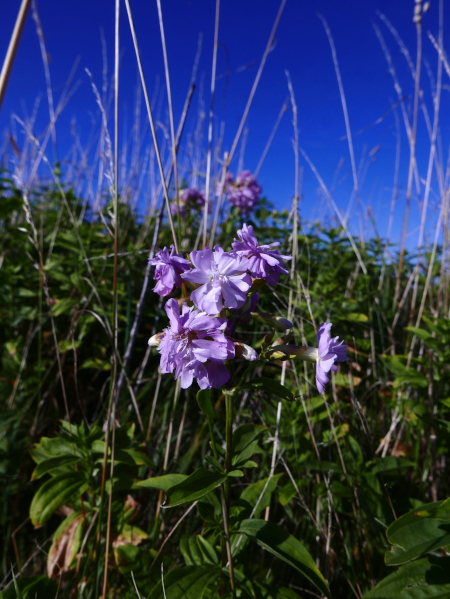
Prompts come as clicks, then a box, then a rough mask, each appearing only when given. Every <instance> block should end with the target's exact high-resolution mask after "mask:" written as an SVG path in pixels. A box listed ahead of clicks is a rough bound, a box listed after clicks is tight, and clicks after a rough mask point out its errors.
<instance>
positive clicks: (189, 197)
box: [171, 187, 212, 217]
mask: <svg viewBox="0 0 450 599" xmlns="http://www.w3.org/2000/svg"><path fill="white" fill-rule="evenodd" d="M204 205H205V194H204V193H203V191H199V190H198V189H197V188H195V187H186V188H185V189H182V190H181V191H180V216H183V217H184V216H187V215H188V214H190V213H191V212H193V211H194V210H202V208H203V206H204ZM171 208H172V213H173V214H176V213H177V203H176V202H173V203H172V206H171ZM211 208H212V206H211V205H210V210H211Z"/></svg>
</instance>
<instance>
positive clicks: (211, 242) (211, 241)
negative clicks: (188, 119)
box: [126, 0, 286, 247]
mask: <svg viewBox="0 0 450 599" xmlns="http://www.w3.org/2000/svg"><path fill="white" fill-rule="evenodd" d="M126 1H128V0H126ZM285 4H286V0H281V4H280V7H279V9H278V13H277V16H276V17H275V22H274V24H273V27H272V31H271V32H270V36H269V40H268V42H267V45H266V49H265V50H264V54H263V57H262V59H261V64H260V65H259V69H258V72H257V73H256V77H255V80H254V82H253V86H252V89H251V91H250V95H249V97H248V100H247V105H246V106H245V110H244V114H243V115H242V118H241V122H240V123H239V127H238V130H237V133H236V137H235V138H234V141H233V145H232V146H231V150H230V152H229V153H228V155H227V156H226V157H225V161H224V165H223V182H224V181H225V177H226V175H227V172H228V168H229V166H230V164H231V161H232V160H233V156H234V153H235V151H236V148H237V145H238V143H239V139H240V137H241V133H242V130H243V128H244V125H245V122H246V120H247V117H248V113H249V110H250V106H251V105H252V102H253V97H254V95H255V92H256V88H257V87H258V83H259V80H260V79H261V75H262V72H263V69H264V65H265V64H266V60H267V56H268V55H269V52H270V50H271V48H272V44H273V40H274V39H275V33H276V31H277V28H278V24H279V22H280V19H281V15H282V13H283V10H284V7H285ZM223 194H224V185H223V184H222V185H221V191H220V195H219V199H218V200H217V207H216V215H215V218H214V224H213V228H212V231H211V235H210V238H209V246H210V247H213V245H214V237H215V235H216V229H217V222H218V218H219V208H220V202H221V200H222V197H223Z"/></svg>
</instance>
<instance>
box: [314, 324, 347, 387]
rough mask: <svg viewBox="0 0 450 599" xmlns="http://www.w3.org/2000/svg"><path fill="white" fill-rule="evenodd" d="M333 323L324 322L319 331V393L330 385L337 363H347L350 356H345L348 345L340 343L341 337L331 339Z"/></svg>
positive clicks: (317, 369)
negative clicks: (330, 373) (331, 373)
mask: <svg viewBox="0 0 450 599" xmlns="http://www.w3.org/2000/svg"><path fill="white" fill-rule="evenodd" d="M331 327H332V324H331V322H323V323H322V324H321V325H320V327H319V329H318V331H317V345H318V358H317V362H316V385H317V389H318V391H319V393H322V392H323V390H324V389H325V385H326V384H327V383H328V381H329V380H330V379H329V376H328V373H329V372H330V371H333V372H336V371H337V366H336V364H335V362H345V361H346V360H348V356H347V355H346V354H345V350H346V349H347V346H346V345H342V344H343V341H341V342H340V343H338V339H339V337H334V338H333V339H331V337H330V330H331Z"/></svg>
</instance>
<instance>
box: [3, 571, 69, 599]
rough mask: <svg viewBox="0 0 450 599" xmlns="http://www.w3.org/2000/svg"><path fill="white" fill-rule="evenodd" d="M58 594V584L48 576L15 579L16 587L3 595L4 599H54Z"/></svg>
mask: <svg viewBox="0 0 450 599" xmlns="http://www.w3.org/2000/svg"><path fill="white" fill-rule="evenodd" d="M57 592H58V583H57V581H56V580H51V579H50V578H47V576H28V577H25V578H19V579H18V580H15V579H14V585H13V586H10V587H9V589H7V590H6V591H5V592H4V593H3V599H36V597H37V598H38V599H41V597H42V598H45V599H47V598H48V599H53V597H56V595H57Z"/></svg>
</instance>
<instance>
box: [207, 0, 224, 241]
mask: <svg viewBox="0 0 450 599" xmlns="http://www.w3.org/2000/svg"><path fill="white" fill-rule="evenodd" d="M219 14H220V0H216V18H215V25H214V49H213V62H212V70H211V103H210V106H209V125H208V155H207V158H206V184H205V212H204V219H203V221H204V222H203V249H204V248H205V247H206V235H207V232H208V214H209V193H210V187H211V160H212V130H213V117H214V92H215V89H216V65H217V47H218V38H219Z"/></svg>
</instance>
